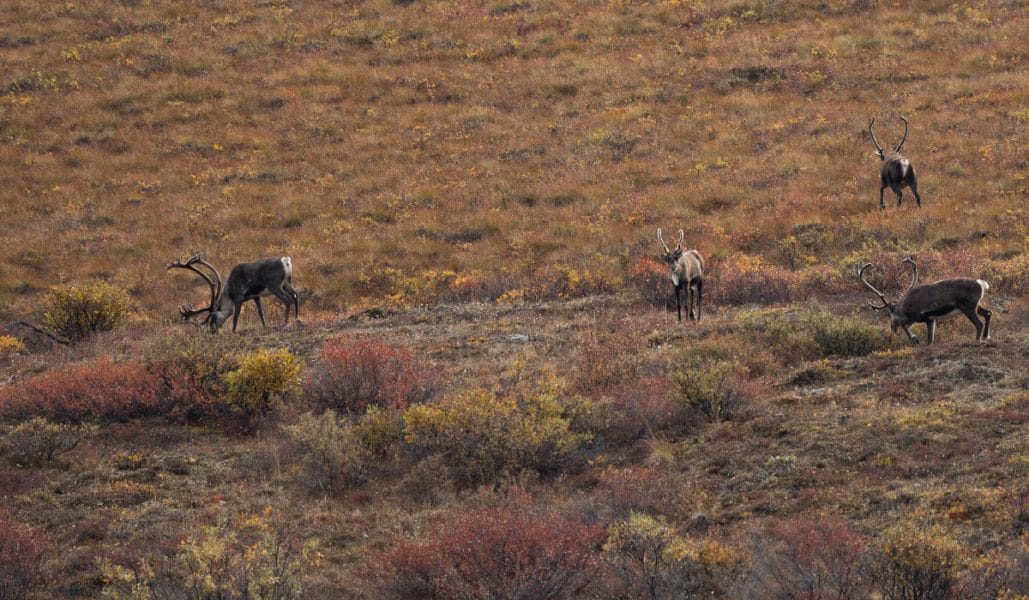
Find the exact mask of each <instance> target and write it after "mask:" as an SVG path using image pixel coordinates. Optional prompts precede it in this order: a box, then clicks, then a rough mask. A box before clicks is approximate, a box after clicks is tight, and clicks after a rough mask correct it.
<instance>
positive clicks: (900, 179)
mask: <svg viewBox="0 0 1029 600" xmlns="http://www.w3.org/2000/svg"><path fill="white" fill-rule="evenodd" d="M900 120H901V121H904V137H903V138H901V140H900V143H899V144H897V147H896V148H894V149H893V150H891V151H889V152H886V151H885V150H883V147H882V146H880V145H879V140H877V139H875V132H873V131H872V125H874V124H875V118H874V117H873V118H872V120H871V121H869V122H868V134H869V135H870V136H872V143H873V144H875V155H876V156H878V157H879V158H880V159H881V160H882V162H883V167H882V171H881V172H880V174H879V209H880V210H882V209H884V208H886V204H885V203H884V202H883V192H884V191H885V190H886V188H890V189H891V190H893V193H894V194H896V195H897V206H900V201H901V197H902V194H901V189H903V188H905V187H910V188H911V193H913V194H914V195H915V202H917V203H918V206H919V207H921V206H922V197H921V196H920V195H918V178H917V177H915V169H914V168H913V167H912V166H911V162H910V161H909V160H908V159H907V158H906V157H905V156H904V155H903V154H901V153H900V149H901V147H903V146H904V141H905V140H906V139H908V120H907V119H905V118H904V117H900Z"/></svg>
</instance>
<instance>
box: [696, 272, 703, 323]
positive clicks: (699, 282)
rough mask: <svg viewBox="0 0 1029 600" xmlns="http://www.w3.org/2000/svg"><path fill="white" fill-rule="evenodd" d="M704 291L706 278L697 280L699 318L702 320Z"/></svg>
mask: <svg viewBox="0 0 1029 600" xmlns="http://www.w3.org/2000/svg"><path fill="white" fill-rule="evenodd" d="M703 292H704V280H700V281H698V282H697V320H698V321H699V320H700V303H701V302H700V300H701V296H702V295H703Z"/></svg>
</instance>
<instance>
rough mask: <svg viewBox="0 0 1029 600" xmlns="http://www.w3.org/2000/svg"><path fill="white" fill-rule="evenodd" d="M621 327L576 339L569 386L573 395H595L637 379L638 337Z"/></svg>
mask: <svg viewBox="0 0 1029 600" xmlns="http://www.w3.org/2000/svg"><path fill="white" fill-rule="evenodd" d="M633 333H634V332H631V331H625V330H624V328H614V329H610V330H606V329H600V328H596V329H591V330H589V331H587V332H586V333H585V334H584V335H583V336H582V337H581V338H580V340H579V343H578V344H577V345H576V347H575V353H574V354H573V356H572V367H573V374H572V384H573V389H574V391H576V392H580V393H583V394H590V395H595V394H597V393H599V392H601V391H602V390H605V389H608V388H611V387H613V386H617V385H621V384H624V383H627V382H630V381H634V380H636V379H638V378H639V377H640V372H641V367H642V364H641V356H642V352H641V351H640V345H639V343H638V342H637V340H638V337H639V336H636V335H633Z"/></svg>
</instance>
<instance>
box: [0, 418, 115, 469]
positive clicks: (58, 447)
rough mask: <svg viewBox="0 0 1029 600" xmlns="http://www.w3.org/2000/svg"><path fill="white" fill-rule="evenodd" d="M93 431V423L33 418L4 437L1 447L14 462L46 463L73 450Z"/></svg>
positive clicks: (94, 428) (94, 429)
mask: <svg viewBox="0 0 1029 600" xmlns="http://www.w3.org/2000/svg"><path fill="white" fill-rule="evenodd" d="M95 431H96V427H95V426H87V425H75V424H70V423H54V422H53V421H50V420H47V419H46V418H45V417H33V418H32V419H29V420H28V421H26V422H24V423H20V424H19V425H18V426H16V427H15V428H14V429H12V430H11V432H10V433H8V434H7V435H6V436H4V438H3V443H2V447H5V448H6V449H7V452H8V454H9V455H10V456H11V457H12V458H13V459H14V460H15V461H17V462H26V463H39V462H50V461H52V460H54V458H56V457H57V456H60V455H61V454H64V453H66V452H70V451H72V450H74V449H75V447H76V446H78V445H79V442H81V441H82V440H83V439H84V438H86V437H88V436H90V435H92V434H93V433H95Z"/></svg>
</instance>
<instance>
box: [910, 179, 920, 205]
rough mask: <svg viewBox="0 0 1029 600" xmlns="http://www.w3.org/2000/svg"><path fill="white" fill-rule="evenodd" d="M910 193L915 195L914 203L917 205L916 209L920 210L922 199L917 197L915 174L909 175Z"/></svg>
mask: <svg viewBox="0 0 1029 600" xmlns="http://www.w3.org/2000/svg"><path fill="white" fill-rule="evenodd" d="M909 187H910V188H911V193H912V194H914V195H915V202H917V203H918V208H922V197H921V196H919V195H918V179H917V178H916V177H915V173H914V172H912V173H911V185H910V186H909Z"/></svg>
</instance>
